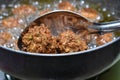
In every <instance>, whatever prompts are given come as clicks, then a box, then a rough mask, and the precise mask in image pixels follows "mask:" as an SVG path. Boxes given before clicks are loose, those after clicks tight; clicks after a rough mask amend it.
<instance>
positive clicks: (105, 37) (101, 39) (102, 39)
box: [96, 33, 113, 46]
mask: <svg viewBox="0 0 120 80" xmlns="http://www.w3.org/2000/svg"><path fill="white" fill-rule="evenodd" d="M112 40H113V34H112V33H106V34H102V35H97V38H96V43H97V45H98V46H100V45H103V44H105V43H108V42H110V41H112Z"/></svg>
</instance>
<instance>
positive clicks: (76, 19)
mask: <svg viewBox="0 0 120 80" xmlns="http://www.w3.org/2000/svg"><path fill="white" fill-rule="evenodd" d="M42 23H44V24H45V25H47V26H48V28H49V29H50V30H51V33H52V34H53V35H58V34H59V33H61V32H63V31H65V30H67V29H72V30H73V31H78V30H84V29H90V30H91V29H93V30H95V31H96V32H114V31H116V30H120V21H112V22H106V23H94V22H91V21H90V20H88V19H86V18H85V17H83V16H81V15H80V14H78V13H75V12H72V11H67V10H56V11H51V12H48V13H46V14H43V15H41V16H40V17H39V18H37V19H35V20H34V21H33V22H31V23H30V25H28V27H27V28H26V29H25V30H24V31H23V32H22V34H24V33H25V32H26V31H27V30H28V28H30V27H33V26H36V25H37V26H39V25H40V24H42ZM81 26H82V27H81ZM93 30H92V31H93ZM22 34H21V36H20V38H19V40H18V47H19V48H21V47H22V46H21V44H22V41H21V40H22V39H21V38H22Z"/></svg>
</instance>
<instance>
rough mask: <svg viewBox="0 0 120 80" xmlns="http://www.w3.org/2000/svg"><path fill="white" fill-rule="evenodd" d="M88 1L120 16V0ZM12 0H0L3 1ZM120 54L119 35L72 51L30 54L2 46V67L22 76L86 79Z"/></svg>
mask: <svg viewBox="0 0 120 80" xmlns="http://www.w3.org/2000/svg"><path fill="white" fill-rule="evenodd" d="M12 1H14V0H11V2H12ZM39 1H41V2H42V1H44V0H39ZM88 1H89V2H92V3H95V4H102V6H103V7H107V8H108V9H109V10H110V11H114V12H115V17H116V19H119V17H120V16H119V15H120V13H119V12H120V11H119V10H120V5H119V4H120V1H119V0H107V1H106V0H88ZM11 2H9V1H8V0H0V5H2V4H3V3H4V4H6V5H7V4H9V3H11ZM119 56H120V38H119V37H118V38H117V39H115V40H113V41H111V42H109V43H106V44H105V45H102V46H99V47H96V48H93V49H89V50H86V51H81V52H73V53H69V54H31V53H29V52H23V51H19V50H13V49H10V48H5V47H3V46H0V69H1V70H2V71H3V72H5V73H7V74H10V75H12V76H14V77H16V78H19V79H23V80H46V79H52V80H54V79H55V80H67V79H68V80H77V79H78V80H85V79H88V78H90V77H93V76H96V75H98V74H100V73H102V72H103V71H105V70H107V69H109V68H110V67H112V66H113V65H114V64H115V63H116V62H117V61H118V60H119Z"/></svg>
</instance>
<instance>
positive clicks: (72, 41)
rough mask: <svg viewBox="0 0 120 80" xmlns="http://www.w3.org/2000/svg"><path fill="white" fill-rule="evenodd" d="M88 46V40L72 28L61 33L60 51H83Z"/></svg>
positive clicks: (59, 40)
mask: <svg viewBox="0 0 120 80" xmlns="http://www.w3.org/2000/svg"><path fill="white" fill-rule="evenodd" d="M87 48H88V46H87V44H86V42H85V41H84V40H82V39H81V38H80V37H79V36H78V35H76V34H75V33H74V32H73V31H71V30H68V31H65V32H63V33H61V34H60V35H59V38H58V51H59V52H60V53H68V52H77V51H83V50H86V49H87Z"/></svg>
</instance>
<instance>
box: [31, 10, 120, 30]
mask: <svg viewBox="0 0 120 80" xmlns="http://www.w3.org/2000/svg"><path fill="white" fill-rule="evenodd" d="M61 15H62V16H71V17H74V18H76V19H77V20H79V21H78V22H83V23H84V22H87V23H88V24H89V25H88V24H87V25H86V24H84V25H85V26H87V28H92V29H95V30H97V31H100V32H114V31H116V30H120V20H117V21H112V22H105V23H94V22H92V21H90V20H88V19H87V18H85V17H83V16H82V15H80V14H79V13H76V12H73V11H68V10H56V11H51V12H48V13H46V14H44V15H42V16H40V17H39V18H37V19H36V20H34V21H33V22H32V23H37V24H40V23H45V24H46V25H47V24H49V22H50V21H53V24H55V23H54V21H56V22H57V24H59V21H60V20H57V19H60V18H56V16H58V17H59V16H61ZM47 18H49V22H48V21H47ZM53 19H54V20H53ZM53 24H51V25H50V26H54V27H55V25H53ZM60 26H61V25H60Z"/></svg>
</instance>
